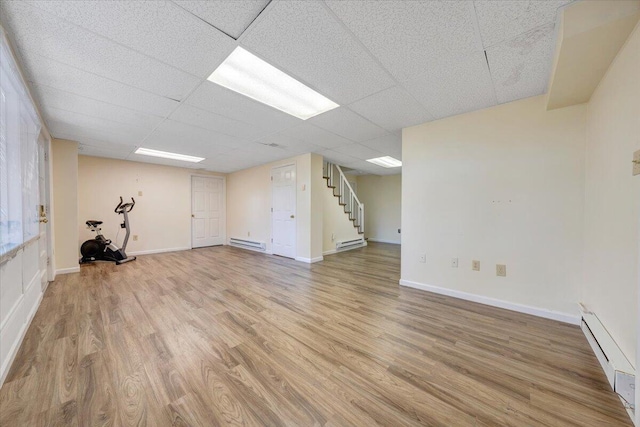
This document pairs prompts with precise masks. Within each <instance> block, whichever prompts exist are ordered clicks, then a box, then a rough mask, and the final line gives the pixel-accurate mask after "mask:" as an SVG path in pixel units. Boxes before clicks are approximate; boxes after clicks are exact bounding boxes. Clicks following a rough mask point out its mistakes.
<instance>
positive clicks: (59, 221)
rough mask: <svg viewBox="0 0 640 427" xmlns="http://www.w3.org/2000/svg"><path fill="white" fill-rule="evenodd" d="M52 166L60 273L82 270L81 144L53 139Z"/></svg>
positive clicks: (57, 260) (56, 248)
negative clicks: (79, 216) (79, 238)
mask: <svg viewBox="0 0 640 427" xmlns="http://www.w3.org/2000/svg"><path fill="white" fill-rule="evenodd" d="M51 168H52V176H53V185H52V187H53V207H54V209H53V218H52V222H53V229H54V235H55V245H54V256H55V265H56V269H57V271H58V272H59V273H63V272H72V271H78V269H79V267H78V260H79V258H80V255H79V248H80V246H79V245H78V143H77V142H73V141H65V140H61V139H54V140H52V141H51ZM112 210H113V209H112Z"/></svg>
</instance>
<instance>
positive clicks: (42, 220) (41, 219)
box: [40, 218, 49, 224]
mask: <svg viewBox="0 0 640 427" xmlns="http://www.w3.org/2000/svg"><path fill="white" fill-rule="evenodd" d="M40 222H44V223H45V224H46V223H48V222H49V220H48V219H47V218H40Z"/></svg>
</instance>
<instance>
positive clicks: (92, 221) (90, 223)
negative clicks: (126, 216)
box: [85, 219, 102, 227]
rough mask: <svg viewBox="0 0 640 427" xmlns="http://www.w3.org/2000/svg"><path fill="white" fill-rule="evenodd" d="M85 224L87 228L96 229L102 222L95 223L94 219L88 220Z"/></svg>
mask: <svg viewBox="0 0 640 427" xmlns="http://www.w3.org/2000/svg"><path fill="white" fill-rule="evenodd" d="M85 224H87V226H89V227H97V226H98V225H100V224H102V221H96V220H95V219H90V220H89V221H87V222H86V223H85Z"/></svg>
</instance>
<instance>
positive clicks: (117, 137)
mask: <svg viewBox="0 0 640 427" xmlns="http://www.w3.org/2000/svg"><path fill="white" fill-rule="evenodd" d="M47 127H48V128H49V132H51V135H52V136H53V137H54V138H58V139H68V140H70V141H77V142H85V141H91V140H96V141H104V142H107V143H112V144H119V145H129V146H133V145H137V144H140V141H142V138H140V139H135V138H132V136H131V134H129V133H128V132H126V131H118V130H115V129H111V130H109V131H105V130H103V129H91V128H88V127H80V126H76V125H74V124H70V123H64V122H57V121H54V120H47Z"/></svg>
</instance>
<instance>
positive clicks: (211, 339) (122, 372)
mask: <svg viewBox="0 0 640 427" xmlns="http://www.w3.org/2000/svg"><path fill="white" fill-rule="evenodd" d="M399 258H400V247H399V246H394V245H387V244H371V245H370V246H368V247H366V248H363V249H358V250H353V251H350V252H345V253H341V254H337V255H332V256H329V257H326V258H325V261H324V262H321V263H318V264H314V265H312V266H309V265H305V264H302V263H299V262H295V261H292V260H288V259H283V258H279V257H274V256H266V255H263V254H258V253H253V252H249V251H244V250H241V249H236V248H231V247H215V248H204V249H197V250H192V251H185V252H177V253H168V254H158V255H148V256H143V257H139V258H138V260H137V261H135V262H133V263H129V264H124V265H121V266H115V265H113V264H97V265H91V266H83V267H82V270H81V272H80V273H77V274H69V275H65V276H59V277H58V279H57V280H56V281H55V282H54V283H52V284H51V285H50V286H49V288H48V289H47V291H46V294H45V296H44V299H43V301H42V305H41V307H40V309H39V310H38V312H37V314H36V316H35V318H34V320H33V323H32V324H31V327H30V328H29V331H28V333H27V335H26V338H25V340H24V342H23V344H22V346H21V348H20V350H19V353H18V356H17V358H16V360H15V362H14V363H13V366H12V368H11V370H10V372H9V376H8V378H7V380H6V383H5V384H4V386H3V387H2V389H0V425H2V426H3V427H8V426H39V425H64V426H67V425H68V426H75V425H78V426H93V425H101V426H102V425H113V426H129V425H140V426H143V425H148V426H166V425H179V426H186V425H190V426H216V425H273V426H280V425H292V426H347V425H358V426H373V425H376V424H381V425H387V426H411V425H433V426H510V425H513V426H537V425H541V426H581V427H584V426H629V425H631V423H630V421H629V418H628V417H627V414H626V412H625V410H624V409H623V407H622V405H621V404H620V401H619V400H618V398H617V397H616V396H615V395H614V394H613V393H612V392H611V391H610V388H609V385H608V384H607V382H606V379H605V377H604V374H603V373H602V371H601V369H600V367H599V365H598V362H597V361H596V358H595V356H594V355H593V354H592V353H591V350H590V348H589V346H588V344H587V342H586V340H585V338H584V337H583V335H582V332H581V331H580V329H579V328H578V327H576V326H570V325H566V324H562V323H558V322H554V321H549V320H545V319H540V318H536V317H532V316H527V315H522V314H517V313H513V312H509V311H505V310H500V309H495V308H491V307H487V306H482V305H478V304H473V303H469V302H465V301H461V300H456V299H453V298H448V297H444V296H439V295H435V294H429V293H426V292H421V291H417V290H413V289H407V288H399V287H398V278H399V267H400V259H399Z"/></svg>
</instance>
